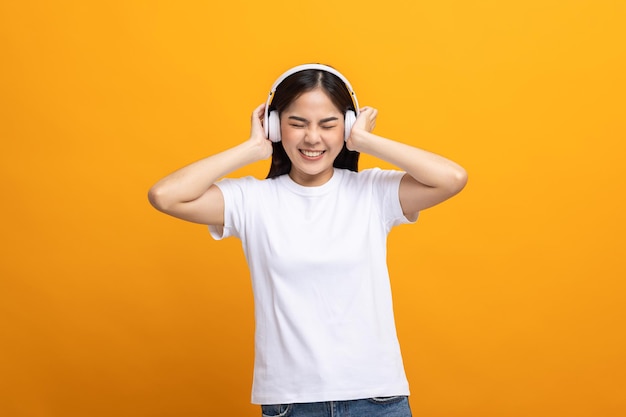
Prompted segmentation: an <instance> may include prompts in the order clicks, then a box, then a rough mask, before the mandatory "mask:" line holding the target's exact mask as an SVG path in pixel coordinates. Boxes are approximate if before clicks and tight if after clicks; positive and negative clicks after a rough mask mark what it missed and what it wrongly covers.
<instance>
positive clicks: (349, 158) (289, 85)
mask: <svg viewBox="0 0 626 417" xmlns="http://www.w3.org/2000/svg"><path fill="white" fill-rule="evenodd" d="M316 88H321V89H322V91H324V92H325V93H326V94H327V95H328V97H329V98H330V100H331V101H332V102H333V104H334V105H335V106H336V107H337V108H338V109H339V110H340V111H341V112H342V113H343V114H344V115H345V114H346V111H348V110H354V111H355V112H356V111H357V109H355V108H354V104H353V103H352V98H351V96H350V93H349V92H348V88H347V87H346V85H345V84H344V82H343V81H341V79H340V78H339V77H337V76H336V75H335V74H332V73H330V72H327V71H324V70H318V69H306V70H303V71H298V72H296V73H294V74H291V75H290V76H289V77H287V78H285V79H284V80H283V82H281V83H280V85H279V86H278V87H277V88H276V93H275V95H274V99H273V100H272V105H271V107H270V109H269V110H270V111H271V110H276V111H278V115H279V117H280V114H281V113H282V111H283V110H284V109H286V108H287V107H288V106H289V105H290V104H291V103H292V102H293V101H294V100H296V99H297V98H298V97H300V95H301V94H303V93H306V92H308V91H311V90H314V89H316ZM272 146H273V148H274V151H273V153H272V164H271V166H270V170H269V173H268V174H267V178H274V177H278V176H280V175H284V174H288V173H289V171H290V170H291V160H290V159H289V157H288V156H287V153H286V152H285V148H284V147H283V144H282V142H272ZM358 162H359V153H358V152H355V151H350V150H348V148H347V147H346V144H345V142H344V144H343V148H342V149H341V152H339V155H337V158H335V161H334V162H333V166H334V167H336V168H343V169H349V170H350V171H358V170H359V166H358Z"/></svg>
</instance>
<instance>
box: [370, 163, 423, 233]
mask: <svg viewBox="0 0 626 417" xmlns="http://www.w3.org/2000/svg"><path fill="white" fill-rule="evenodd" d="M363 173H366V174H367V175H368V176H370V178H371V181H372V192H373V193H374V197H375V201H378V202H379V204H380V212H381V217H382V219H383V221H384V222H385V226H386V227H387V228H389V229H391V228H392V227H393V226H397V225H400V224H411V223H415V222H416V221H417V219H415V220H414V221H411V220H409V219H407V218H406V216H405V215H404V213H403V212H402V206H401V205H400V181H402V177H404V175H405V174H406V173H405V172H403V171H397V170H383V169H380V168H372V169H369V170H365V171H363Z"/></svg>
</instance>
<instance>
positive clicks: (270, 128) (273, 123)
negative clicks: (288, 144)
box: [267, 110, 280, 142]
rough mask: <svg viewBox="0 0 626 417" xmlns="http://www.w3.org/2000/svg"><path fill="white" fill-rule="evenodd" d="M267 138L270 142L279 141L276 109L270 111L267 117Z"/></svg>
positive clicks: (278, 118) (278, 123)
mask: <svg viewBox="0 0 626 417" xmlns="http://www.w3.org/2000/svg"><path fill="white" fill-rule="evenodd" d="M267 138H268V139H269V140H271V141H272V142H280V117H278V112H277V111H276V110H273V111H271V112H270V114H269V116H268V118H267Z"/></svg>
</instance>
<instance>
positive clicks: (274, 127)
mask: <svg viewBox="0 0 626 417" xmlns="http://www.w3.org/2000/svg"><path fill="white" fill-rule="evenodd" d="M304 70H320V71H325V72H328V73H331V74H333V75H336V76H337V77H338V78H339V79H340V80H341V81H343V83H344V85H345V86H346V89H347V90H348V93H349V94H350V97H351V98H352V104H353V105H354V108H355V109H356V110H355V111H353V110H348V111H347V112H346V114H345V130H344V140H348V138H349V137H350V131H351V130H352V126H353V125H354V122H355V121H356V116H357V114H358V111H359V102H358V101H357V99H356V94H355V93H354V90H353V89H352V86H351V85H350V82H349V81H348V79H347V78H346V77H344V76H343V75H342V74H341V73H340V72H339V71H337V70H336V69H334V68H331V67H329V66H328V65H322V64H304V65H298V66H297V67H293V68H291V69H290V70H288V71H286V72H285V73H284V74H283V75H281V76H280V77H278V79H277V80H276V81H275V82H274V85H272V89H271V90H270V93H269V95H268V97H267V102H266V103H265V118H264V120H265V136H266V137H267V138H268V139H269V140H271V141H272V142H280V118H279V116H278V112H277V111H276V110H272V111H271V112H270V111H269V109H270V105H271V104H272V100H274V94H275V93H276V89H277V88H278V86H279V85H280V83H282V82H283V81H284V80H285V78H287V77H289V76H290V75H292V74H295V73H296V72H300V71H304Z"/></svg>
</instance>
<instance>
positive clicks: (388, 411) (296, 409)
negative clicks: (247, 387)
mask: <svg viewBox="0 0 626 417" xmlns="http://www.w3.org/2000/svg"><path fill="white" fill-rule="evenodd" d="M261 411H262V413H263V417H411V409H410V407H409V399H408V397H406V396H397V397H380V398H368V399H364V400H350V401H328V402H320V403H295V404H273V405H262V406H261Z"/></svg>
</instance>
